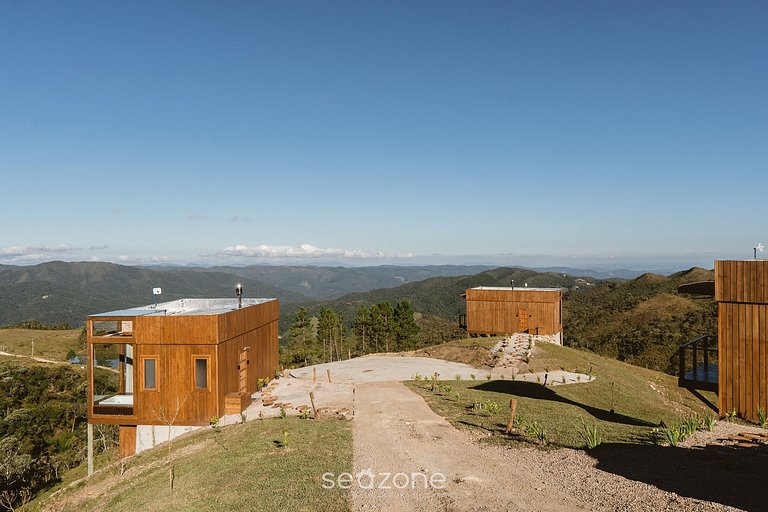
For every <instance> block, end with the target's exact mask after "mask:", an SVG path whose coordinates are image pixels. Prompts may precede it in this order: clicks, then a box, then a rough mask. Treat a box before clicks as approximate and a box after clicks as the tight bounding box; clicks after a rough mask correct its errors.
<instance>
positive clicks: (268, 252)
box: [216, 244, 412, 259]
mask: <svg viewBox="0 0 768 512" xmlns="http://www.w3.org/2000/svg"><path fill="white" fill-rule="evenodd" d="M216 255H217V256H224V257H247V258H263V259H292V258H296V259H313V258H343V259H364V258H397V257H404V258H409V257H411V256H412V255H410V254H407V255H403V256H393V255H387V254H385V253H384V252H381V251H377V252H374V253H369V252H366V251H361V250H357V249H338V248H333V247H317V246H315V245H312V244H301V245H299V246H298V247H294V246H290V245H266V244H261V245H256V246H247V245H239V244H238V245H231V246H229V247H225V248H224V250H223V251H221V252H219V253H218V254H216Z"/></svg>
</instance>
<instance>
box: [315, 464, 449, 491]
mask: <svg viewBox="0 0 768 512" xmlns="http://www.w3.org/2000/svg"><path fill="white" fill-rule="evenodd" d="M322 478H323V489H333V488H335V487H338V488H340V489H351V488H352V487H353V486H356V487H359V488H360V489H417V488H420V489H443V488H444V487H445V482H446V480H447V478H446V477H445V475H444V474H442V473H432V474H431V475H426V474H424V473H421V472H414V473H389V472H384V471H382V472H378V473H374V472H373V470H371V469H370V468H368V469H364V470H363V471H359V472H358V473H355V474H354V475H353V474H352V473H339V475H338V476H336V474H335V473H330V472H329V473H323V477H322Z"/></svg>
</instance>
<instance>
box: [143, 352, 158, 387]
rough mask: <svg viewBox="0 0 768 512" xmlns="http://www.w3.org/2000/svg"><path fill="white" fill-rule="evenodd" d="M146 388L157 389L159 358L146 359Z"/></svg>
mask: <svg viewBox="0 0 768 512" xmlns="http://www.w3.org/2000/svg"><path fill="white" fill-rule="evenodd" d="M144 389H157V359H155V358H151V359H150V358H147V359H144Z"/></svg>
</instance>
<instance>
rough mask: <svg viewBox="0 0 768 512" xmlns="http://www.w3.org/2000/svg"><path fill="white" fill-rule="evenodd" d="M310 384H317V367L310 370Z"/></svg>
mask: <svg viewBox="0 0 768 512" xmlns="http://www.w3.org/2000/svg"><path fill="white" fill-rule="evenodd" d="M312 382H317V367H316V366H315V367H313V368H312Z"/></svg>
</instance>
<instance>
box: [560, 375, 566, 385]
mask: <svg viewBox="0 0 768 512" xmlns="http://www.w3.org/2000/svg"><path fill="white" fill-rule="evenodd" d="M560 383H561V384H565V375H563V376H562V377H561V378H560Z"/></svg>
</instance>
